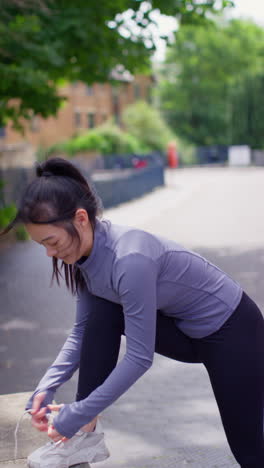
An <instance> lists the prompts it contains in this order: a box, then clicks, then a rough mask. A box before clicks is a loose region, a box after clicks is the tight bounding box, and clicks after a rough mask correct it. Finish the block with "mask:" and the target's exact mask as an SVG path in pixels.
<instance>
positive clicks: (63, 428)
mask: <svg viewBox="0 0 264 468" xmlns="http://www.w3.org/2000/svg"><path fill="white" fill-rule="evenodd" d="M76 265H77V267H78V268H80V270H81V272H82V274H83V277H84V279H85V283H86V287H85V288H84V290H83V291H82V292H80V294H79V295H78V299H77V313H76V320H75V324H74V327H73V330H72V332H71V334H70V335H69V337H68V338H67V340H66V342H65V344H64V346H63V347H62V349H61V351H60V353H59V355H58V356H57V359H56V360H55V362H54V363H53V364H52V365H51V367H50V368H49V369H48V370H47V372H46V374H45V375H44V377H43V378H42V379H41V381H40V383H39V385H38V387H37V388H36V390H35V392H34V394H33V395H32V397H31V399H30V400H29V402H28V404H27V408H30V405H31V403H32V399H33V397H34V395H35V394H36V393H38V392H40V391H46V392H47V397H46V399H45V401H44V403H43V404H47V403H49V402H51V401H52V399H53V395H54V393H55V391H56V389H57V388H58V387H59V386H60V385H62V384H63V383H64V382H66V381H67V380H69V379H70V378H71V376H72V374H73V373H74V372H75V370H76V369H77V368H78V366H79V360H80V347H81V342H82V336H83V332H84V328H85V324H86V321H87V317H88V316H89V313H90V310H91V308H92V302H93V301H92V299H93V296H94V295H95V296H99V297H102V298H105V299H107V300H109V301H112V302H115V303H117V304H121V305H122V306H123V312H124V318H125V335H126V353H125V356H124V358H123V359H122V361H120V362H119V363H118V364H117V366H116V368H115V369H114V370H113V371H112V373H111V374H110V375H109V377H108V378H107V379H106V380H105V382H104V383H103V384H102V385H100V386H99V387H98V388H96V390H94V391H93V392H92V393H91V394H90V395H89V396H88V397H87V398H85V399H84V400H82V401H78V402H74V403H70V404H66V405H65V406H64V407H63V408H62V409H61V410H60V412H59V414H58V415H57V416H56V417H55V419H54V426H55V428H56V430H57V431H58V432H59V433H60V434H62V435H64V436H66V437H72V436H73V435H74V434H75V433H76V432H77V431H78V430H79V429H80V427H82V426H83V425H85V424H87V423H88V422H89V421H91V420H92V419H93V418H94V417H95V416H97V415H98V414H99V413H101V412H102V411H103V410H104V409H105V408H106V407H108V406H109V405H111V404H112V403H113V402H114V401H115V400H117V399H118V398H119V397H120V396H121V395H122V394H123V393H124V392H125V391H126V390H128V388H129V387H130V386H131V385H133V384H134V383H135V382H136V380H138V379H139V377H141V376H142V375H143V374H144V373H145V372H146V371H147V370H148V368H149V367H150V366H151V364H152V361H153V355H154V350H155V336H156V311H157V310H161V311H162V312H163V313H164V314H165V315H168V316H170V317H173V318H174V319H175V325H176V326H177V327H179V328H180V329H181V331H182V332H183V333H185V334H186V335H187V336H190V337H194V338H202V337H205V336H207V335H209V334H211V333H213V332H215V331H216V330H218V329H219V328H220V327H221V326H222V325H223V323H224V322H225V321H226V320H227V319H228V318H229V317H230V315H231V314H232V313H233V311H234V310H235V308H236V307H237V305H238V304H239V302H240V299H241V296H242V288H241V286H240V285H239V284H238V283H236V282H235V281H234V280H233V279H231V278H230V277H229V276H228V275H227V274H226V273H224V272H223V271H221V270H220V269H219V268H217V267H216V266H215V265H213V264H212V263H210V262H208V261H207V260H206V259H204V258H203V257H201V256H200V255H198V254H196V253H194V252H192V251H189V250H187V249H185V248H183V247H182V246H180V245H178V244H177V243H175V242H173V241H170V240H167V239H164V238H161V237H159V236H155V235H152V234H149V233H147V232H145V231H141V230H137V229H134V228H129V227H123V226H118V225H113V224H111V223H110V222H109V221H106V220H103V221H99V220H97V222H96V228H95V234H94V243H93V248H92V252H91V254H90V256H89V257H88V258H87V259H86V260H85V261H83V262H77V264H76Z"/></svg>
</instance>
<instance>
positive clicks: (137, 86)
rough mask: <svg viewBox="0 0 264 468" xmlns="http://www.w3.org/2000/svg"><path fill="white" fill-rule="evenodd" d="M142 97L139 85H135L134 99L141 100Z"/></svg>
mask: <svg viewBox="0 0 264 468" xmlns="http://www.w3.org/2000/svg"><path fill="white" fill-rule="evenodd" d="M140 96H141V93H140V85H139V84H138V83H135V84H134V98H135V99H139V98H140Z"/></svg>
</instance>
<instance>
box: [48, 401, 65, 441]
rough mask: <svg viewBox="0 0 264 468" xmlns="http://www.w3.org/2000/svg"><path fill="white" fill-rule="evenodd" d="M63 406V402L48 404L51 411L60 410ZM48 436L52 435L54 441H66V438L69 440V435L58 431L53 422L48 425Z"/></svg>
mask: <svg viewBox="0 0 264 468" xmlns="http://www.w3.org/2000/svg"><path fill="white" fill-rule="evenodd" d="M62 407H63V404H62V405H48V408H49V409H50V410H51V411H60V409H61V408H62ZM48 437H50V438H51V439H52V440H53V442H60V441H61V442H65V441H66V440H69V439H67V437H64V436H63V435H61V434H60V433H59V432H58V431H56V429H55V427H54V426H53V424H52V425H50V426H49V427H48Z"/></svg>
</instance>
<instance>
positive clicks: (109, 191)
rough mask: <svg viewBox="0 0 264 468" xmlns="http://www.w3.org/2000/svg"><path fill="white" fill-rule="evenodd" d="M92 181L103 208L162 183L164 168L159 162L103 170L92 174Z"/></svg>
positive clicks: (136, 196) (126, 199)
mask: <svg viewBox="0 0 264 468" xmlns="http://www.w3.org/2000/svg"><path fill="white" fill-rule="evenodd" d="M92 182H93V185H94V186H95V189H96V192H97V193H98V194H99V196H100V198H101V199H102V203H103V206H104V208H110V207H112V206H116V205H119V204H120V203H124V202H127V201H130V200H132V199H134V198H138V197H141V196H142V195H144V194H146V193H148V192H151V190H153V189H154V188H156V187H160V186H162V185H164V168H163V166H162V165H160V164H159V165H155V166H154V165H153V166H148V167H146V168H143V169H123V170H112V171H103V172H102V173H101V174H100V173H95V174H93V175H92Z"/></svg>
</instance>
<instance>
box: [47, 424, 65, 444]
mask: <svg viewBox="0 0 264 468" xmlns="http://www.w3.org/2000/svg"><path fill="white" fill-rule="evenodd" d="M48 437H50V438H51V439H52V440H53V442H59V441H61V442H65V441H66V440H69V439H67V437H64V436H63V435H61V434H60V433H59V432H58V431H56V429H55V427H54V426H49V428H48Z"/></svg>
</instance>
